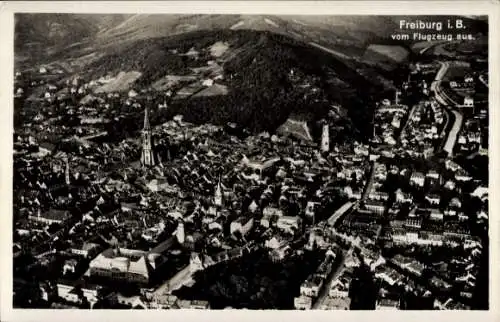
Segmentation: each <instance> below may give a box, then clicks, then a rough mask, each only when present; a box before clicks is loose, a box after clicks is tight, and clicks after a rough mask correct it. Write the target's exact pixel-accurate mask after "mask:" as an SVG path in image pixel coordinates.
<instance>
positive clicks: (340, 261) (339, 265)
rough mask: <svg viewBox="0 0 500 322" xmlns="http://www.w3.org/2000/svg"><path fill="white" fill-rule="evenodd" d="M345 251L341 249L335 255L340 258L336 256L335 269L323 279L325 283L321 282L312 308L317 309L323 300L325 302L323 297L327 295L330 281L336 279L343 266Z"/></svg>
mask: <svg viewBox="0 0 500 322" xmlns="http://www.w3.org/2000/svg"><path fill="white" fill-rule="evenodd" d="M346 253H347V251H342V252H341V253H339V254H338V255H337V256H339V257H340V258H338V257H337V258H336V260H335V263H336V266H335V269H333V270H332V272H331V273H330V275H328V276H327V278H326V279H325V283H324V284H323V287H322V288H321V290H320V291H319V295H318V298H317V299H316V300H315V302H314V304H313V305H312V309H313V310H315V309H318V308H319V307H320V306H321V305H322V304H323V302H325V299H326V298H327V297H328V294H329V293H330V288H331V287H332V283H333V282H334V281H335V280H336V279H337V277H338V276H339V274H340V272H341V271H342V268H343V267H344V262H345V259H346Z"/></svg>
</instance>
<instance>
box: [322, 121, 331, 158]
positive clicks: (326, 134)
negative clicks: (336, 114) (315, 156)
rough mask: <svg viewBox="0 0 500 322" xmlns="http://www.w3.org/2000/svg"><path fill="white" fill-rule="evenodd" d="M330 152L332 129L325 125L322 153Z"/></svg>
mask: <svg viewBox="0 0 500 322" xmlns="http://www.w3.org/2000/svg"><path fill="white" fill-rule="evenodd" d="M328 151H330V129H329V127H328V124H323V132H322V133H321V152H328Z"/></svg>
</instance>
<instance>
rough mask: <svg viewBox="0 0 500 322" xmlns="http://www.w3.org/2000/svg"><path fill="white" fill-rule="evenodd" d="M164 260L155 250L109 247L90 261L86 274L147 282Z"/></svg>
mask: <svg viewBox="0 0 500 322" xmlns="http://www.w3.org/2000/svg"><path fill="white" fill-rule="evenodd" d="M165 261H166V259H165V257H163V256H162V255H161V254H159V253H155V252H145V251H141V250H133V249H125V248H109V249H106V250H105V251H103V252H102V253H100V254H99V255H98V256H97V257H96V258H94V259H93V260H92V261H91V262H90V264H89V270H88V271H87V275H90V276H101V277H108V278H110V279H117V280H127V281H130V282H138V283H148V282H149V281H150V279H151V275H152V274H153V273H154V271H155V270H157V269H158V268H159V267H160V266H162V265H163V264H165Z"/></svg>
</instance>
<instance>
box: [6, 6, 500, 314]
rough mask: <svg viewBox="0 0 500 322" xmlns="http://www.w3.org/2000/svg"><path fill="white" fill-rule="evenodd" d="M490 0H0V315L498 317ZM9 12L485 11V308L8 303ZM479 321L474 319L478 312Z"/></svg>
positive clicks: (495, 67) (499, 254)
mask: <svg viewBox="0 0 500 322" xmlns="http://www.w3.org/2000/svg"><path fill="white" fill-rule="evenodd" d="M495 2H496V1H339V2H334V1H331V2H327V1H296V2H292V1H274V2H273V1H253V2H252V1H165V2H152V1H144V2H133V1H124V2H118V1H113V2H110V1H86V2H85V1H81V2H80V1H78V2H77V1H75V2H70V1H64V2H46V1H43V2H42V1H40V2H38V1H33V2H29V1H23V2H21V1H20V2H3V3H0V71H2V73H0V102H1V105H0V122H3V123H2V125H3V126H0V148H1V151H2V152H3V153H1V154H0V158H1V162H0V193H1V194H0V196H1V199H0V200H1V201H0V206H1V210H2V212H1V213H0V225H1V226H0V227H1V231H0V255H1V256H0V265H1V266H0V268H1V269H0V273H1V274H0V286H1V289H0V291H1V292H0V301H1V302H0V304H1V307H0V309H1V310H0V320H1V321H39V320H54V321H55V320H61V321H76V320H78V321H80V320H93V319H98V320H106V321H108V320H109V321H111V320H120V321H123V320H129V319H130V320H136V319H141V318H145V317H147V318H148V319H150V320H151V319H153V320H163V321H165V320H167V319H169V320H172V321H180V320H193V321H194V320H198V321H199V320H200V319H203V320H205V319H207V320H211V321H219V322H222V321H231V322H233V321H235V319H237V320H238V321H241V322H243V321H255V320H256V319H269V320H274V319H279V320H286V319H298V320H302V319H306V320H307V319H311V320H315V321H319V320H324V321H330V320H332V319H339V320H340V319H342V320H344V321H346V320H347V321H356V320H358V319H373V318H375V319H377V320H378V319H381V320H384V321H399V320H401V318H403V319H405V320H406V321H408V322H411V321H419V322H420V321H421V320H422V319H439V320H442V319H443V320H448V319H449V320H453V321H454V322H461V321H467V322H469V321H471V320H474V319H481V321H485V322H486V321H500V313H499V310H498V307H499V304H500V297H499V286H500V280H499V267H500V250H499V245H500V239H499V236H500V226H499V219H498V216H500V215H499V214H498V210H499V209H498V202H495V201H496V200H498V199H497V197H498V190H499V186H498V184H497V181H498V179H500V172H499V170H498V167H497V165H498V164H500V162H499V161H500V160H499V151H498V148H497V147H500V144H499V137H498V135H499V129H498V126H497V125H496V124H495V123H498V122H500V119H499V117H500V113H499V112H498V108H500V104H499V91H498V89H500V88H499V84H500V81H499V79H500V76H499V75H500V69H499V67H500V66H499V63H500V55H499V40H500V32H499V31H500V25H499V21H500V20H499V16H500V15H499V13H500V5H499V4H498V3H495ZM14 12H32V13H35V12H48V13H56V12H57V13H178V14H192V13H197V14H271V15H273V14H275V15H372V14H377V15H406V16H407V15H417V14H418V15H432V14H444V15H488V16H489V30H490V32H489V50H490V52H489V68H490V69H489V75H490V79H489V84H490V85H489V87H490V150H489V153H490V171H489V175H490V187H489V190H490V191H489V194H490V197H489V200H490V211H489V216H490V310H489V311H432V312H431V311H424V312H418V313H417V312H408V311H406V312H403V311H398V312H387V311H385V312H381V311H367V312H360V311H356V312H353V311H307V312H301V311H245V310H241V311H237V310H232V311H189V310H171V311H132V310H126V311H121V310H113V311H72V310H20V309H14V310H13V309H12V247H11V245H12V229H11V225H12V152H11V151H12V133H13V125H12V123H13V122H12V115H13V104H12V93H13V70H14V69H13V38H14V37H13V35H14V30H13V29H14V19H13V13H14ZM493 147H495V148H493ZM476 321H477V320H476Z"/></svg>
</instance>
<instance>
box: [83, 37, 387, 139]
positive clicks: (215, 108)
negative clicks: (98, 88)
mask: <svg viewBox="0 0 500 322" xmlns="http://www.w3.org/2000/svg"><path fill="white" fill-rule="evenodd" d="M216 43H224V44H227V46H228V49H227V50H226V51H225V52H224V54H223V55H221V56H220V57H218V58H214V57H212V56H210V52H211V51H210V48H212V47H213V45H214V44H216ZM187 52H193V53H198V54H197V58H196V59H195V58H191V57H187V56H186V53H187ZM213 60H216V61H217V64H220V69H221V70H222V74H221V76H222V80H218V81H217V83H219V84H220V85H221V86H225V87H227V92H226V91H222V92H223V93H224V94H221V95H211V96H202V95H193V96H192V97H189V96H190V94H187V95H182V97H181V98H179V99H178V100H176V101H174V102H172V103H171V105H170V106H169V109H168V114H169V115H170V116H173V115H174V114H177V113H181V114H183V115H184V116H185V119H186V120H187V121H190V122H194V123H206V122H210V123H214V124H225V123H227V122H232V123H236V124H237V125H239V126H241V127H244V128H247V129H250V130H252V131H255V132H259V131H263V130H266V131H274V130H276V128H278V127H279V126H280V125H281V124H282V123H284V122H285V121H286V119H287V118H288V117H289V116H290V114H292V113H293V114H295V115H302V118H304V119H306V120H309V121H312V122H314V121H315V120H318V119H320V118H323V117H325V116H326V115H327V114H328V111H329V109H330V107H331V105H332V104H339V105H341V106H345V107H348V109H349V111H350V112H349V113H351V114H350V115H349V117H352V119H353V120H354V119H355V120H356V127H358V126H359V128H363V127H366V126H365V125H366V124H363V122H365V121H368V120H367V119H366V117H365V116H366V115H368V113H366V109H367V107H368V106H371V104H370V101H371V97H372V96H374V95H379V94H381V93H382V92H383V88H382V87H381V86H379V85H378V84H375V83H372V82H370V81H368V80H367V79H365V78H364V77H362V76H360V74H359V73H358V72H357V71H356V70H355V69H352V68H351V67H349V66H347V65H346V64H344V63H343V62H342V61H340V60H338V59H337V58H335V57H334V56H332V55H330V54H328V53H326V52H324V51H321V50H319V49H317V48H314V47H312V46H309V45H308V44H305V43H302V42H299V41H297V40H294V39H293V38H290V37H287V36H284V35H279V34H275V33H271V32H268V31H254V30H227V29H226V30H212V31H206V30H200V31H195V32H190V33H183V34H180V35H177V36H171V37H166V38H153V39H143V40H138V41H135V42H131V43H129V44H128V45H126V46H123V47H122V48H121V50H119V51H116V52H112V53H109V54H107V55H105V56H104V57H102V58H100V59H99V60H97V61H96V62H94V63H93V64H91V65H90V66H88V67H87V68H86V70H87V71H88V72H87V76H86V77H87V78H89V79H95V78H96V77H100V76H103V75H106V74H110V75H116V74H117V73H118V72H121V71H124V72H132V71H137V72H140V73H141V77H140V78H139V79H138V80H137V82H136V83H135V85H134V88H136V89H141V88H150V87H152V86H153V84H155V85H156V86H157V85H158V84H159V83H161V81H162V79H166V76H169V78H170V79H172V78H173V76H172V75H193V73H194V71H193V70H201V71H202V72H201V73H202V74H201V76H197V77H198V78H199V79H203V78H205V77H208V76H203V75H205V74H206V73H207V72H208V73H209V74H210V73H212V72H210V71H211V70H212V69H211V68H208V67H207V66H212V67H213V66H214V65H213V64H212V65H207V63H208V62H209V61H213ZM217 69H219V68H217ZM203 70H206V72H203ZM195 74H196V73H195ZM183 77H185V78H187V77H186V76H183ZM217 83H216V84H217ZM190 84H191V85H180V87H178V88H177V89H176V92H178V93H184V92H186V91H190V88H196V87H197V86H198V87H199V86H201V85H196V84H201V81H200V82H199V83H197V81H191V82H190ZM183 86H184V87H183ZM192 93H195V91H194V92H192ZM176 97H178V96H176Z"/></svg>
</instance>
